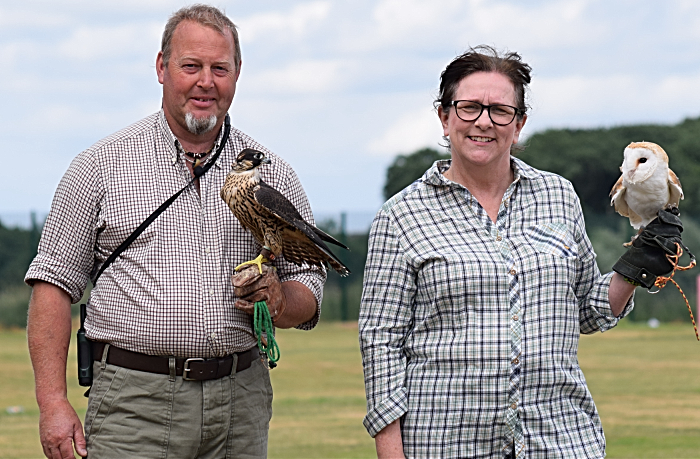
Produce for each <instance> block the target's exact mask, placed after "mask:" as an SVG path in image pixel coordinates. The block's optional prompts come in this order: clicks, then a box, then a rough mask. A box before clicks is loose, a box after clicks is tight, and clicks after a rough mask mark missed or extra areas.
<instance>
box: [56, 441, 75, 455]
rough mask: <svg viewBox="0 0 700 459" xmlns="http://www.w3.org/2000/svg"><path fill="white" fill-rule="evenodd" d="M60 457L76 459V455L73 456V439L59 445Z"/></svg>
mask: <svg viewBox="0 0 700 459" xmlns="http://www.w3.org/2000/svg"><path fill="white" fill-rule="evenodd" d="M59 452H60V453H59V455H58V457H60V458H61V459H75V454H73V442H72V441H71V439H67V440H64V441H63V442H61V444H60V445H59Z"/></svg>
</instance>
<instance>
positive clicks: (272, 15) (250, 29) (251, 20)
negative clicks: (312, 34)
mask: <svg viewBox="0 0 700 459" xmlns="http://www.w3.org/2000/svg"><path fill="white" fill-rule="evenodd" d="M330 10H331V4H330V2H327V1H316V2H309V3H302V4H300V5H297V6H295V7H294V8H292V10H291V11H290V12H282V11H272V12H265V13H260V14H256V15H253V16H250V17H248V18H242V19H241V20H240V21H236V20H235V19H234V22H236V23H237V25H238V26H239V31H240V35H241V41H242V42H244V43H245V42H254V41H256V40H269V39H270V35H277V36H280V37H283V38H285V39H289V38H290V36H291V37H294V38H298V37H300V36H302V35H304V34H305V33H307V32H308V31H309V29H311V28H312V27H313V26H314V25H318V24H321V23H322V22H323V21H324V20H325V19H326V18H327V17H328V13H329V12H330Z"/></svg>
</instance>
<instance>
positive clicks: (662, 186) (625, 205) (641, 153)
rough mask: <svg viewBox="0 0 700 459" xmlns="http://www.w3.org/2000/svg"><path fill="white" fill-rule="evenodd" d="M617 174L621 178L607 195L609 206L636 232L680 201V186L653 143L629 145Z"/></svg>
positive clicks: (681, 196) (665, 158) (659, 149)
mask: <svg viewBox="0 0 700 459" xmlns="http://www.w3.org/2000/svg"><path fill="white" fill-rule="evenodd" d="M620 171H621V172H622V176H621V177H620V178H619V179H618V181H617V183H615V186H614V187H613V189H612V191H610V196H611V198H612V199H611V201H610V205H614V206H615V210H616V211H617V213H619V214H620V215H622V216H623V217H629V219H630V225H632V226H633V227H634V229H636V230H639V231H641V230H642V229H644V227H645V226H646V225H648V224H649V222H650V221H652V220H653V219H655V218H656V214H657V212H658V211H659V210H661V209H668V208H672V207H678V203H679V201H680V200H681V199H683V189H682V188H681V182H680V181H679V180H678V177H676V174H674V173H673V171H672V170H671V169H669V167H668V156H667V155H666V152H665V151H664V150H663V148H661V147H660V146H658V145H656V144H655V143H651V142H633V143H631V144H629V145H628V146H627V148H625V159H624V161H623V162H622V167H620Z"/></svg>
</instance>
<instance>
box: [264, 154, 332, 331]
mask: <svg viewBox="0 0 700 459" xmlns="http://www.w3.org/2000/svg"><path fill="white" fill-rule="evenodd" d="M276 159H277V160H279V161H280V163H282V164H281V167H282V168H284V169H285V180H284V182H283V183H282V184H281V186H280V188H281V189H280V190H279V191H280V193H282V194H284V195H285V197H286V198H287V199H289V201H290V202H291V203H292V204H294V207H296V209H297V210H298V211H299V214H301V216H302V217H303V218H304V220H306V221H307V222H309V223H311V224H314V217H313V214H312V212H311V205H310V204H309V200H308V198H307V196H306V193H305V192H304V188H303V187H302V186H301V182H300V181H299V177H298V176H297V174H296V173H295V172H294V170H293V169H292V168H291V167H290V166H289V165H288V164H287V163H285V162H283V161H282V160H281V159H279V157H276ZM275 266H276V267H277V270H278V274H279V277H280V281H282V282H288V281H296V282H300V283H301V284H303V285H305V286H306V287H307V288H308V289H309V290H311V293H313V295H314V298H316V314H314V317H313V318H312V319H311V320H309V321H308V322H304V323H303V324H299V325H297V326H296V327H295V328H298V329H300V330H311V329H312V328H314V327H315V326H316V325H317V324H318V321H319V319H320V318H321V302H322V301H323V285H324V284H325V282H326V270H325V269H323V268H318V267H315V266H308V265H303V266H297V265H295V264H293V263H289V262H287V261H286V260H281V262H279V263H275Z"/></svg>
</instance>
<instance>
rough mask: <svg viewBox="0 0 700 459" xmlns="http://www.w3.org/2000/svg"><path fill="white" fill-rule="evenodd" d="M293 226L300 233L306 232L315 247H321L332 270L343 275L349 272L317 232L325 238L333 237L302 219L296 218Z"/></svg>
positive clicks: (341, 245) (338, 243)
mask: <svg viewBox="0 0 700 459" xmlns="http://www.w3.org/2000/svg"><path fill="white" fill-rule="evenodd" d="M294 226H296V227H297V228H298V229H299V230H300V231H301V232H302V233H304V234H306V236H307V237H308V238H309V239H311V241H312V242H313V243H314V244H315V245H316V247H318V248H319V249H321V251H322V252H323V253H325V254H326V255H327V256H328V263H330V265H331V267H332V268H333V269H334V270H336V271H337V272H338V274H340V275H341V276H343V277H345V276H347V275H348V274H350V270H349V269H348V268H347V267H346V266H345V265H344V264H343V263H342V262H341V261H340V260H339V259H338V257H336V256H335V254H334V253H333V252H331V249H329V248H328V246H327V245H326V244H325V243H324V242H323V239H325V238H322V237H321V235H320V234H319V233H322V234H323V235H324V236H326V237H327V238H330V239H333V238H332V237H331V236H329V235H328V234H326V233H324V232H323V231H321V230H320V229H318V228H316V227H315V226H314V225H311V224H309V223H306V222H305V221H304V220H296V221H295V222H294ZM333 241H335V243H337V245H339V246H340V247H343V248H345V249H347V247H345V245H343V244H341V243H340V242H338V241H336V240H335V239H333ZM348 250H350V249H348Z"/></svg>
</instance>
